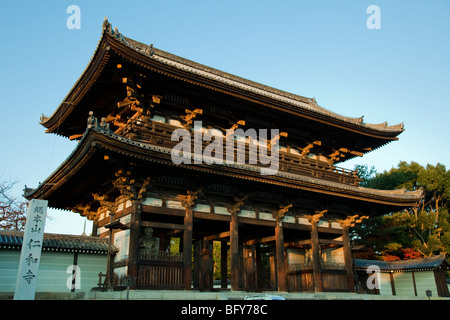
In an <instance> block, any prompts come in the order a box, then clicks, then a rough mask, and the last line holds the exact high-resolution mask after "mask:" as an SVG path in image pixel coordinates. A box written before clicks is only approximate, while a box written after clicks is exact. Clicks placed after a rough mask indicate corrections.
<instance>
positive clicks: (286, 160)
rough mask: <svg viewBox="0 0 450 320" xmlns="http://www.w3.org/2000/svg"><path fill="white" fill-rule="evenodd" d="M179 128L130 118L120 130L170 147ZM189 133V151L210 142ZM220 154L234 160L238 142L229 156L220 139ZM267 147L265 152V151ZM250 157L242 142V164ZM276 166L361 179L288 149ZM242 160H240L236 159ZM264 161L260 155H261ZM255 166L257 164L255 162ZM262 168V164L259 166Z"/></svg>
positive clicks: (333, 177) (346, 180) (322, 176)
mask: <svg viewBox="0 0 450 320" xmlns="http://www.w3.org/2000/svg"><path fill="white" fill-rule="evenodd" d="M176 129H180V127H177V126H174V125H171V124H167V123H162V122H158V121H148V122H144V121H140V120H132V121H131V122H130V123H129V124H128V125H127V126H126V127H124V128H123V130H122V131H121V132H120V134H121V135H123V136H124V137H126V138H129V139H132V140H135V141H141V142H145V143H150V144H155V145H160V146H164V147H168V148H173V147H174V146H176V145H177V144H178V143H179V142H178V141H171V137H172V132H173V131H174V130H176ZM191 132H192V137H193V138H192V144H191V150H192V151H194V144H199V143H201V145H202V152H203V150H204V148H205V147H206V146H208V145H209V143H210V142H207V141H203V140H202V141H194V134H193V131H191ZM223 146H224V150H223V157H224V159H228V158H226V157H227V156H232V157H233V159H234V161H237V156H238V152H237V151H238V142H237V141H235V145H234V146H235V148H234V153H233V155H228V154H227V153H226V148H225V146H226V139H225V138H224V141H223ZM269 151H270V150H268V151H267V152H269ZM269 155H270V152H269ZM250 159H255V158H252V153H251V152H250V147H249V145H248V143H245V159H244V161H243V162H244V163H249V160H250ZM278 159H279V168H278V170H280V171H283V172H290V173H294V174H299V175H304V176H308V177H313V178H318V179H322V180H327V181H333V182H339V183H344V184H350V185H359V182H360V181H361V179H360V178H359V177H358V175H357V172H356V171H353V170H348V169H345V168H340V167H337V166H334V165H332V164H330V163H329V162H327V161H321V160H318V159H310V158H307V157H304V156H302V155H300V154H293V153H290V152H285V151H281V150H279V158H278ZM240 160H241V161H242V160H243V159H242V158H240ZM263 160H264V158H263ZM257 165H259V164H257ZM260 166H262V167H264V165H260Z"/></svg>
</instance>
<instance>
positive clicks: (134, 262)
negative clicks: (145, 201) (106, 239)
mask: <svg viewBox="0 0 450 320" xmlns="http://www.w3.org/2000/svg"><path fill="white" fill-rule="evenodd" d="M140 235H141V203H140V201H133V203H132V206H131V222H130V242H129V247H128V275H129V276H131V277H134V278H135V279H137V276H138V271H139V270H138V269H139V266H138V259H139V257H138V254H139V239H140ZM136 282H137V281H134V283H136ZM132 288H133V289H134V288H135V285H134V286H132Z"/></svg>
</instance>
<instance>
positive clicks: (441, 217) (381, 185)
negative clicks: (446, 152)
mask: <svg viewBox="0 0 450 320" xmlns="http://www.w3.org/2000/svg"><path fill="white" fill-rule="evenodd" d="M359 168H362V169H367V167H364V166H359ZM361 172H362V174H366V176H365V180H364V182H365V183H364V186H366V187H369V188H375V189H384V190H390V189H402V188H403V189H406V190H408V191H414V190H419V189H421V190H423V193H424V197H423V200H422V201H421V202H420V203H419V205H418V206H417V207H413V208H407V209H405V210H403V211H399V212H391V213H389V214H387V215H385V216H382V217H377V218H373V219H369V220H368V221H366V222H364V223H363V224H362V225H361V226H359V227H358V228H355V229H354V230H353V233H354V236H355V238H356V239H357V241H358V242H360V243H364V244H365V245H366V246H368V247H370V248H371V249H372V252H373V257H371V258H381V259H384V260H395V259H414V258H418V257H428V256H431V255H435V254H441V253H443V254H446V255H447V254H448V253H449V252H450V216H449V207H450V171H449V170H447V169H446V167H445V166H444V165H442V164H440V163H438V164H436V165H430V164H428V165H427V166H425V167H423V166H421V165H420V164H418V163H416V162H411V163H407V162H400V163H399V164H398V166H397V167H396V168H392V169H391V170H389V171H384V172H383V173H376V174H374V172H373V171H372V172H370V177H369V178H368V177H367V170H366V171H364V170H361ZM370 220H372V221H370Z"/></svg>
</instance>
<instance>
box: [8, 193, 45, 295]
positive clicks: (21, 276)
mask: <svg viewBox="0 0 450 320" xmlns="http://www.w3.org/2000/svg"><path fill="white" fill-rule="evenodd" d="M47 204H48V201H47V200H38V199H33V200H31V201H30V203H29V205H28V213H27V222H26V225H25V232H24V235H23V242H22V251H21V253H20V260H19V270H18V274H17V283H16V290H15V292H14V300H34V295H35V292H36V285H37V279H38V272H39V263H40V260H41V252H42V244H43V242H44V228H45V218H46V216H47Z"/></svg>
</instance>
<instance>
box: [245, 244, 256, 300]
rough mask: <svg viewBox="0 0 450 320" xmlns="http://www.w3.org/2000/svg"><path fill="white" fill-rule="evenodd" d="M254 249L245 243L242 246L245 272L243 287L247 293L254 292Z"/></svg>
mask: <svg viewBox="0 0 450 320" xmlns="http://www.w3.org/2000/svg"><path fill="white" fill-rule="evenodd" d="M255 258H256V257H255V248H254V246H253V245H252V244H250V243H247V244H245V246H244V271H245V287H246V288H247V290H248V291H255V290H256V259H255Z"/></svg>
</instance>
